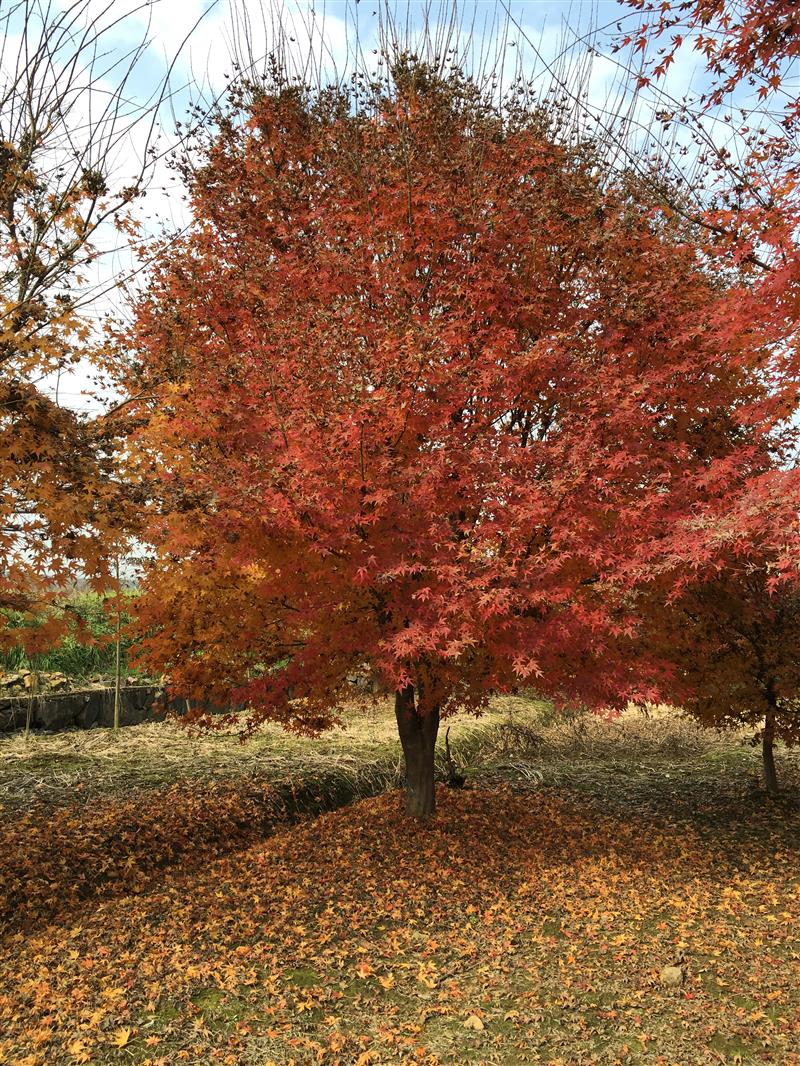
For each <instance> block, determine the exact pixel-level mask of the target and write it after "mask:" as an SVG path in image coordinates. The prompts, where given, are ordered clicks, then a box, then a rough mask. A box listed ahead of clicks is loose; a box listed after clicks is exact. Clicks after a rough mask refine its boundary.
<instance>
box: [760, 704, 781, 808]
mask: <svg viewBox="0 0 800 1066" xmlns="http://www.w3.org/2000/svg"><path fill="white" fill-rule="evenodd" d="M774 746H775V711H774V710H772V709H770V710H768V711H767V714H766V718H765V719H764V735H763V738H762V741H761V756H762V760H763V763H764V785H765V786H766V789H767V792H769V794H770V796H777V795H778V793H779V792H780V789H779V787H778V775H777V773H776V772H775V751H774Z"/></svg>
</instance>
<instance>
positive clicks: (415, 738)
mask: <svg viewBox="0 0 800 1066" xmlns="http://www.w3.org/2000/svg"><path fill="white" fill-rule="evenodd" d="M394 709H395V716H396V718H397V730H398V732H399V734H400V743H401V744H402V746H403V755H404V756H405V762H406V786H405V809H406V814H409V815H411V817H412V818H430V817H431V815H433V814H434V813H435V811H436V787H435V781H434V759H435V753H436V735H437V733H438V732H439V708H438V707H432V708H430V710H428V711H427V713H424V714H421V713H420V712H419V710H418V708H417V707H416V706H415V703H414V686H413V685H408V686H407V687H406V688H404V689H400V690H399V691H398V692H396V693H395V703H394Z"/></svg>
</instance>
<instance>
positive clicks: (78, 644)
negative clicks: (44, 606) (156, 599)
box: [0, 589, 138, 680]
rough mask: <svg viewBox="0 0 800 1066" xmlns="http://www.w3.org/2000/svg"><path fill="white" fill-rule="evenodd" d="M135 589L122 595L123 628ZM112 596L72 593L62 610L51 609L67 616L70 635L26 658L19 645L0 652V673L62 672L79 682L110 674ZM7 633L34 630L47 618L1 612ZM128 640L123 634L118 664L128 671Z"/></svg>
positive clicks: (129, 615)
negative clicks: (96, 675) (24, 628)
mask: <svg viewBox="0 0 800 1066" xmlns="http://www.w3.org/2000/svg"><path fill="white" fill-rule="evenodd" d="M137 594H138V593H137V592H136V590H135V589H126V590H125V591H124V592H123V601H124V603H125V606H126V608H127V609H126V610H124V611H123V612H122V619H121V620H122V625H123V627H125V626H127V625H128V624H129V623H130V622H131V620H132V605H133V602H134V601H135V599H136V596H137ZM114 599H115V598H114V594H113V593H109V594H108V595H106V596H100V595H99V594H98V593H96V592H76V593H73V594H72V595H71V596H70V597H69V598H68V600H67V601H66V604H65V606H64V607H63V608H53V609H52V612H51V613H55V614H58V615H65V614H66V615H67V616H68V618H69V619H70V621H71V626H70V630H71V631H70V632H69V633H68V634H67V635H66V636H64V637H62V638H61V639H60V640H59V641H58V642H57V643H56V644H54V645H53V646H52V647H50V648H48V649H47V650H46V651H43V652H40V653H38V654H34V655H27V654H26V653H25V650H24V648H22V647H21V646H20V645H15V646H12V647H10V648H8V649H6V650H5V651H0V671H5V672H9V673H10V672H16V671H22V670H35V671H40V672H42V673H62V674H65V675H66V676H67V677H69V678H75V679H77V680H82V679H85V678H88V677H92V676H93V675H95V674H110V673H113V670H114V634H115V628H116V613H115V612H116V608H115V603H114ZM2 614H3V617H4V618H5V619H6V622H7V626H8V630H9V631H10V632H11V634H12V635H13V631H14V630H21V629H22V628H23V626H24V627H26V628H31V627H32V628H34V629H36V628H38V627H40V626H42V625H43V624H44V623H45V621H46V620H47V618H48V617H49V616H48V614H47V613H44V612H42V613H40V614H39V615H37V616H35V617H34V618H33V619H31V617H30V616H27V615H24V614H22V613H21V612H20V611H11V610H5V611H3V612H2ZM130 646H131V641H130V639H128V638H126V637H125V635H124V631H123V637H122V664H123V670H125V671H126V672H130V671H128V650H129V648H130Z"/></svg>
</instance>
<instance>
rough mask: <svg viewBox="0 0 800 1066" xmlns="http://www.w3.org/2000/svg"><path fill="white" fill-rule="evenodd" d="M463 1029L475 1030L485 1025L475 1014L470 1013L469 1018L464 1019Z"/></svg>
mask: <svg viewBox="0 0 800 1066" xmlns="http://www.w3.org/2000/svg"><path fill="white" fill-rule="evenodd" d="M464 1028H465V1029H474V1030H475V1031H476V1032H478V1031H480V1030H481V1029H484V1028H485V1026H484V1024H483V1022H482V1021H481V1019H480V1018H479V1017H478V1015H477V1014H470V1016H469V1018H466V1019H465V1020H464Z"/></svg>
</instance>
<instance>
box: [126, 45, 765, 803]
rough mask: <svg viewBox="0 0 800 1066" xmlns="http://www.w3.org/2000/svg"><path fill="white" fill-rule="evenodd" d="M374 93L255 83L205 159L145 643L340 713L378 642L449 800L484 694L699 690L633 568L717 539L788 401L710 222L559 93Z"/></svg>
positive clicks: (178, 673)
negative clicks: (459, 711)
mask: <svg viewBox="0 0 800 1066" xmlns="http://www.w3.org/2000/svg"><path fill="white" fill-rule="evenodd" d="M354 85H355V88H354V89H353V90H351V91H350V92H348V91H345V90H340V89H336V90H334V89H330V90H325V91H319V92H311V91H307V90H305V89H303V88H301V87H298V86H297V85H292V86H289V85H286V84H281V83H280V82H278V83H276V84H275V85H274V86H273V87H272V88H270V89H268V90H260V91H258V92H254V93H253V94H252V96H250V97H248V98H245V97H244V96H241V97H240V98H239V100H238V101H234V103H233V105H232V107H231V109H230V110H229V111H226V112H225V113H224V114H221V115H220V116H219V121H218V126H217V132H216V135H215V136H214V137H213V138H210V139H209V141H208V143H207V144H206V145H205V149H204V157H203V159H202V162H201V164H200V165H198V166H195V167H193V168H189V167H188V166H187V168H186V178H187V182H188V186H189V192H190V198H191V204H192V207H193V211H194V217H195V224H194V227H193V228H192V230H191V232H190V233H189V234H188V235H187V236H186V237H185V238H184V239H182V240H180V241H179V242H173V243H170V244H165V245H164V246H163V247H162V249H161V252H160V256H159V264H158V268H157V271H156V272H155V274H154V277H153V279H152V282H151V284H150V286H149V288H148V290H147V292H146V293H145V294H144V295H143V297H142V298H141V300H140V301H139V303H138V307H137V316H136V325H135V332H134V340H133V351H134V355H135V359H134V360H133V361H132V363H131V366H130V369H129V371H128V386H129V388H130V389H131V392H133V393H136V394H146V395H148V396H150V397H154V399H151V400H148V401H147V402H141V403H138V404H135V405H134V410H135V412H136V415H137V417H138V419H139V431H138V433H137V435H136V437H135V438H134V439H133V440H132V441H131V461H132V469H133V471H134V472H135V474H136V476H138V477H140V478H142V479H143V480H144V481H145V482H147V483H148V485H149V491H150V492H151V493H152V499H153V501H154V503H153V505H152V509H151V514H150V518H149V527H150V532H149V536H150V538H151V540H152V543H153V545H154V550H155V559H154V561H153V564H152V566H151V567H150V570H149V574H148V575H147V577H146V580H145V588H144V597H143V601H142V606H141V619H142V623H143V631H144V635H143V642H142V647H141V653H142V654H143V655H144V656H145V658H146V659H147V660H148V661H149V663H150V664H151V665H153V666H155V667H157V668H158V669H161V670H164V671H166V672H167V673H168V674H169V675H170V677H171V679H172V685H173V688H174V689H175V690H176V692H180V693H182V694H185V695H192V696H196V697H198V698H203V699H209V700H212V701H214V702H217V703H223V702H226V701H231V700H232V701H233V702H235V703H237V704H247V705H249V706H251V707H252V708H253V709H254V718H253V721H258V720H259V719H261V718H267V717H268V718H272V719H275V720H278V721H280V722H282V723H283V724H284V725H285V726H286V727H288V728H295V729H299V730H310V731H316V730H319V729H322V728H324V727H326V726H328V725H330V724H331V722H332V721H333V720H334V719H335V714H336V707H337V705H338V703H339V701H340V700H341V699H342V697H343V695H344V694H346V693H347V691H348V683H347V676H348V674H351V673H352V671H353V670H354V669H358V668H360V667H361V666H362V665H363V664H365V663H367V664H369V668H370V669H371V671H372V672H373V673H374V674H375V675H376V676H377V677H378V678H379V679H380V681H381V682H382V683H383V685H385V686H386V687H387V688H388V689H389V690H390V691H393V692H394V693H395V709H396V715H397V722H398V727H399V733H400V739H401V742H402V746H403V750H404V753H405V759H406V780H407V789H406V803H407V809H408V811H409V812H410V813H412V814H414V815H425V814H429V813H430V812H432V810H433V808H434V791H433V758H434V746H435V743H436V735H437V728H438V724H439V719H440V716H441V715H446V714H448V713H449V712H450V711H452V710H453V709H454V708H456V707H464V708H466V709H469V710H473V711H479V710H480V709H481V707H482V706H484V704H485V702H486V700H487V698H488V696H489V695H490V693H491V692H493V691H508V690H509V689H510V688H512V687H513V686H515V685H532V684H535V685H536V687H537V688H538V689H539V690H540V691H542V692H543V693H546V694H548V695H550V696H552V697H553V698H555V699H556V700H580V701H583V702H584V703H586V704H589V705H593V706H598V705H601V706H619V705H621V704H624V703H625V702H626V701H628V700H630V699H647V698H655V697H657V696H659V695H660V694H662V693H663V691H664V690H665V688H666V687H668V686H669V684H670V678H671V676H673V675H674V668H673V667H672V666H671V665H670V664H669V661H668V659H667V658H666V657H664V656H658V655H651V654H646V653H645V652H644V651H643V650H642V646H641V645H640V644H638V643H637V633H638V627H639V621H640V619H639V616H638V614H637V608H636V606H635V604H636V598H635V595H634V592H635V589H636V587H637V585H638V584H640V583H642V582H646V581H648V580H649V570H650V568H652V566H653V564H654V558H655V557H656V556H657V555H658V545H659V544H660V543H662V542H663V543H664V544H665V545H666V547H665V549H664V551H666V552H669V553H674V548H675V545H674V543H673V539H672V538H674V536H675V535H676V532H675V531H676V530H682V531H684V533H685V536H686V537H687V538H688V541H687V542H691V543H693V544H695V547H696V548H697V549H698V550H699V546H700V541H701V540H702V542H703V544H704V545H705V550H706V551H707V552H708V553H709V555H710V556H713V554H714V552H715V551H716V550H717V549H716V547H715V541H714V534H715V531H716V532H718V531H719V529H720V528H721V526H720V524H721V523H724V521H726V520H727V519H728V517H729V516H730V514H731V513H733V512H732V508H733V507H734V506H735V502H736V501H737V500H740V499H741V498H742V494H743V493H746V492H747V491H748V486H750V485H751V484H752V480H753V479H757V478H758V477H759V476H760V475H761V474H763V473H764V470H765V468H766V466H767V465H768V463H767V458H766V456H767V454H768V453H767V448H768V445H769V446H772V445H771V444H770V441H772V439H773V438H772V431H773V428H774V426H775V425H776V424H777V422H778V420H779V418H780V412H779V410H778V408H779V401H778V400H776V399H775V397H773V396H772V394H771V392H770V390H769V387H768V384H769V381H770V379H771V376H772V375H771V374H770V373H765V372H764V371H765V368H768V367H769V364H770V360H771V359H772V358H773V357H774V353H771V351H770V349H769V346H768V344H767V343H766V342H764V343H762V338H761V337H760V336H759V335H757V334H756V333H754V332H753V331H751V330H750V329H749V327H748V324H747V318H746V315H745V316H740V315H737V316H736V318H735V320H734V321H732V320H731V308H732V306H734V303H735V299H734V294H733V293H732V291H731V288H730V282H727V283H726V282H725V280H724V279H723V278H722V277H720V276H719V275H717V274H715V273H714V271H713V269H711V268H709V269H706V268H705V267H704V266H703V264H702V257H701V254H700V252H701V250H700V249H699V248H698V246H697V244H696V242H694V241H693V240H692V238H691V233H690V232H689V231H688V230H687V229H686V228H685V227H683V226H682V224H680V222H679V221H678V220H677V219H676V217H675V215H674V214H671V213H669V212H666V211H661V210H659V208H658V206H657V205H656V204H655V203H653V202H650V201H648V199H647V198H646V197H645V196H644V194H643V193H642V191H641V189H639V188H637V186H636V184H635V183H634V182H632V181H631V180H630V179H629V178H628V177H626V176H625V175H621V176H615V175H614V174H613V173H612V172H611V171H610V170H609V168H608V167H607V166H605V165H604V164H603V161H602V159H601V158H600V157H599V156H598V154H597V153H596V152H595V151H594V150H593V148H592V145H591V143H588V142H582V143H578V144H574V143H572V144H571V143H570V142H569V140H568V139H567V138H561V137H559V135H558V132H557V131H555V130H554V129H553V121H552V115H551V114H550V113H548V112H547V110H543V109H542V108H541V107H537V106H532V105H530V104H528V103H527V102H526V100H525V99H524V97H523V96H522V95H520V94H516V95H515V94H512V96H511V97H510V98H509V99H508V100H506V102H505V103H504V104H503V105H502V106H499V105H496V104H495V102H493V101H492V100H491V99H490V98H488V97H487V96H486V95H485V94H484V93H483V92H481V91H480V90H479V89H478V88H477V87H476V85H475V84H474V82H473V81H471V80H470V79H468V78H466V77H464V76H461V75H458V74H448V75H446V76H445V75H442V74H439V73H437V72H436V71H435V70H432V69H431V68H430V67H428V66H426V65H424V64H422V63H421V62H416V61H414V60H413V59H409V58H408V57H403V56H401V57H399V59H398V60H397V62H396V63H395V65H394V68H393V73H392V77H391V78H389V79H387V81H386V82H383V83H379V84H376V83H375V82H374V81H372V82H370V81H367V80H366V79H361V80H357V81H356V82H355V83H354ZM738 296H739V299H740V301H741V299H742V294H741V293H739V294H738ZM699 505H702V508H703V521H702V522H700V523H699V524H697V523H695V524H694V525H692V522H691V520H692V518H693V516H694V515H695V512H696V509H697V508H698V506H699Z"/></svg>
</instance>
